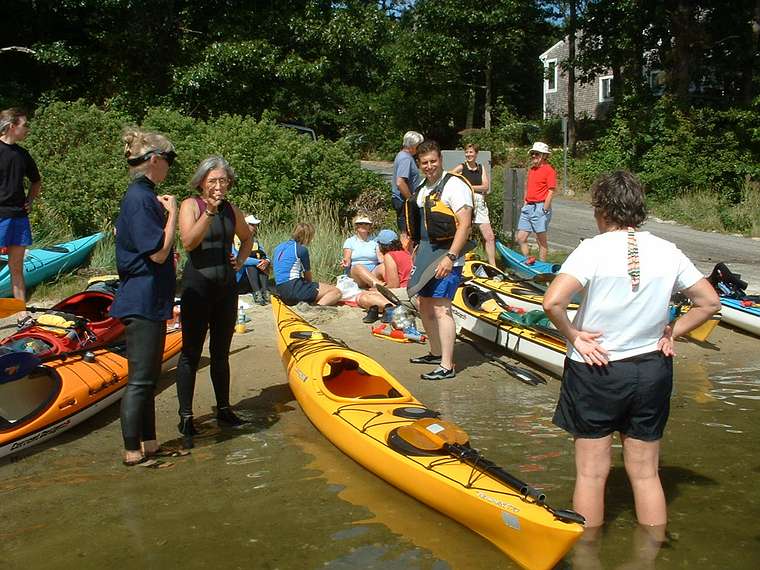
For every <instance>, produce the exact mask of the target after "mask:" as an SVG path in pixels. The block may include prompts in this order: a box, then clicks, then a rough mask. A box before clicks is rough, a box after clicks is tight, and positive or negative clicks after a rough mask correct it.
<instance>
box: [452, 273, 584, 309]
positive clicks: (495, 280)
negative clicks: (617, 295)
mask: <svg viewBox="0 0 760 570" xmlns="http://www.w3.org/2000/svg"><path fill="white" fill-rule="evenodd" d="M462 277H463V279H464V280H465V281H471V282H472V283H476V284H478V285H480V286H481V287H483V288H485V289H490V290H491V291H494V292H495V293H498V294H499V296H500V297H501V298H502V299H503V300H504V302H506V303H507V304H509V305H511V306H512V307H517V308H520V309H524V310H526V311H534V310H541V309H542V304H543V302H544V290H543V289H541V288H540V287H537V286H536V285H535V284H534V283H533V280H531V279H528V280H516V279H514V278H512V277H510V276H509V275H508V274H506V273H504V272H503V271H502V270H501V269H499V268H498V267H494V266H493V265H490V264H488V263H486V262H485V261H480V260H478V259H471V260H467V261H466V262H465V264H464V267H463V268H462ZM577 310H578V305H577V304H575V303H571V304H570V305H569V306H568V307H567V316H568V318H569V319H570V320H573V317H575V313H576V312H577Z"/></svg>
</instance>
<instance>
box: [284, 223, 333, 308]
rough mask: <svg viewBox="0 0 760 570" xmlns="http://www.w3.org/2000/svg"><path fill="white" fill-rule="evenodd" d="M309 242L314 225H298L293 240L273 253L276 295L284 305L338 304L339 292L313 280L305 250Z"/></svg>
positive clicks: (331, 286) (307, 252) (312, 235)
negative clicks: (302, 303)
mask: <svg viewBox="0 0 760 570" xmlns="http://www.w3.org/2000/svg"><path fill="white" fill-rule="evenodd" d="M312 239H314V226H313V225H311V224H309V223H306V222H299V223H297V224H296V227H295V228H294V229H293V234H292V238H291V239H289V240H288V241H285V242H282V243H281V244H279V245H277V246H276V247H275V248H274V252H273V253H272V263H273V264H274V282H275V286H276V288H277V294H278V295H279V296H280V298H281V299H282V302H283V303H285V304H286V305H296V304H298V303H300V302H304V303H316V304H317V305H322V306H329V305H336V304H337V303H338V301H340V298H341V292H340V289H338V288H337V287H335V286H334V285H329V284H327V283H319V282H315V281H314V280H313V278H312V274H311V261H310V260H309V250H308V249H307V248H306V246H307V245H309V244H310V243H311V240H312Z"/></svg>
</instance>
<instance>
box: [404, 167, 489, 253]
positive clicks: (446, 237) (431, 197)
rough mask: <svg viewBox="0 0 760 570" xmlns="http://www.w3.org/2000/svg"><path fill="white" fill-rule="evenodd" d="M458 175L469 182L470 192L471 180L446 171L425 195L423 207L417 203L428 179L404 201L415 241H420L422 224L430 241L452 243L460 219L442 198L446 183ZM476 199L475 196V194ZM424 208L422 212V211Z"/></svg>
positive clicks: (408, 222)
mask: <svg viewBox="0 0 760 570" xmlns="http://www.w3.org/2000/svg"><path fill="white" fill-rule="evenodd" d="M454 176H456V177H457V178H459V179H460V180H461V181H462V182H464V183H465V184H467V188H469V190H470V193H472V186H471V185H470V182H469V181H468V180H467V179H466V178H465V177H464V176H461V175H459V174H454V173H452V172H444V173H443V176H441V180H439V181H438V184H436V185H435V187H434V188H433V190H432V191H431V192H430V193H429V194H428V195H427V196H425V203H424V205H423V207H422V208H420V207H419V206H418V205H417V196H418V195H419V193H420V191H421V190H422V189H423V188H424V187H425V182H426V180H423V181H422V183H421V184H419V185H418V186H417V188H416V189H415V190H414V192H413V193H412V195H411V196H410V197H409V198H408V199H407V200H406V202H405V203H404V217H405V220H406V228H407V232H408V233H409V237H410V238H411V240H412V241H413V242H415V243H419V241H420V239H421V234H422V231H421V230H422V224H424V225H425V226H424V227H425V229H426V230H427V235H428V240H429V241H430V243H434V244H437V245H444V244H447V243H448V244H450V243H451V242H452V241H453V240H454V235H455V234H456V231H457V226H458V225H459V219H458V218H457V215H456V212H454V211H453V210H452V209H451V208H449V207H448V206H447V205H446V204H445V203H444V202H443V201H442V200H441V194H443V189H444V188H445V187H446V183H447V182H448V181H449V180H450V179H451V178H452V177H454ZM473 200H474V196H473ZM420 210H422V214H421V213H420Z"/></svg>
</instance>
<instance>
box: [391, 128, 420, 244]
mask: <svg viewBox="0 0 760 570" xmlns="http://www.w3.org/2000/svg"><path fill="white" fill-rule="evenodd" d="M423 140H424V137H423V136H422V135H421V134H420V133H418V132H416V131H408V132H407V133H406V134H404V140H403V142H402V145H403V146H402V148H401V150H400V151H399V153H398V154H397V155H396V158H395V159H394V160H393V178H392V179H391V190H392V192H393V194H392V196H391V203H392V204H393V209H394V210H396V222H397V223H398V229H399V233H400V234H401V243H407V242H408V239H407V232H406V222H405V220H404V201H405V200H406V199H407V198H409V197H410V196H411V195H412V192H414V189H415V188H416V187H417V183H418V182H419V170H418V169H417V162H416V160H415V158H414V155H415V153H416V152H417V145H419V144H420V143H421V142H422V141H423Z"/></svg>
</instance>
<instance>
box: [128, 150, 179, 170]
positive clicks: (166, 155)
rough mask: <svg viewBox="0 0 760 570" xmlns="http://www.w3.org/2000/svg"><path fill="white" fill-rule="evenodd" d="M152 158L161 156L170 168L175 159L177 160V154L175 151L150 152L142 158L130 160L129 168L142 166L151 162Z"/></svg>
mask: <svg viewBox="0 0 760 570" xmlns="http://www.w3.org/2000/svg"><path fill="white" fill-rule="evenodd" d="M151 156H160V157H161V158H163V159H164V160H165V161H166V163H167V164H168V165H169V166H171V165H172V164H174V159H175V158H177V153H176V152H174V151H173V150H167V151H163V150H149V151H148V152H146V153H145V154H143V155H142V156H137V157H135V158H128V159H127V164H129V166H137V165H138V164H142V163H143V162H147V161H149V160H150V157H151Z"/></svg>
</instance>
